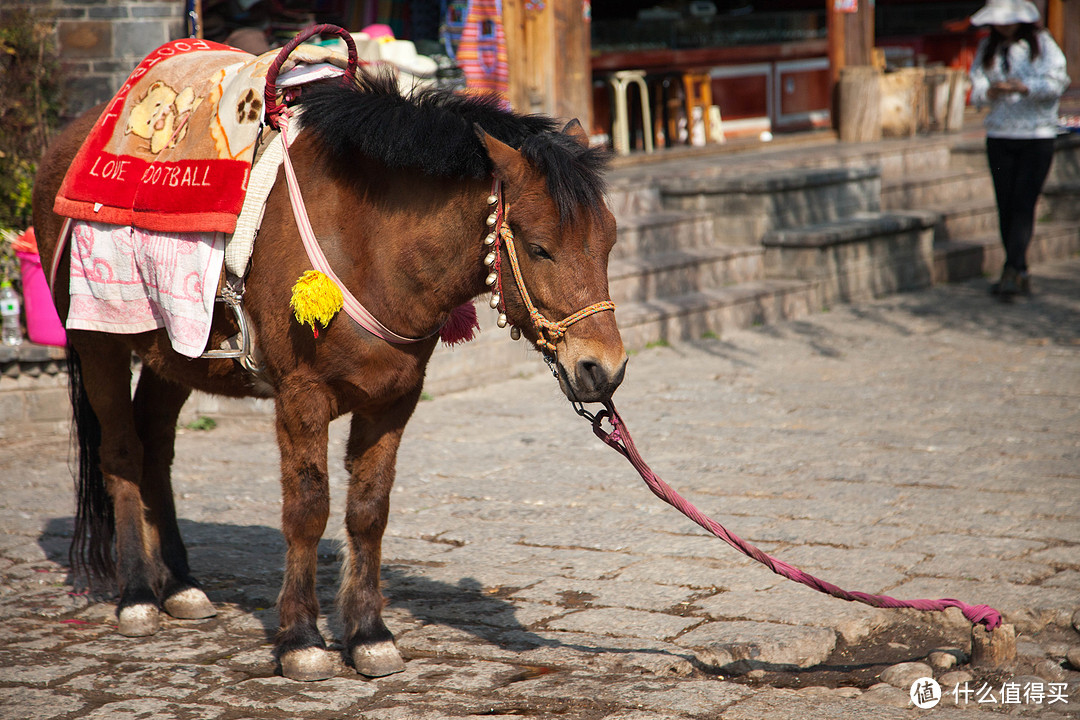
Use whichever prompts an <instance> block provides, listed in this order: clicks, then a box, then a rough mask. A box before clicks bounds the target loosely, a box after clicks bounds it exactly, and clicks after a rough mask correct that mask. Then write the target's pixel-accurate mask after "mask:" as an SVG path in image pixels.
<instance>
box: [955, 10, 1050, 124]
mask: <svg viewBox="0 0 1080 720" xmlns="http://www.w3.org/2000/svg"><path fill="white" fill-rule="evenodd" d="M1036 39H1037V40H1038V42H1039V50H1040V52H1039V56H1038V57H1037V58H1035V61H1034V62H1032V60H1031V53H1030V48H1029V46H1028V43H1027V41H1026V40H1017V41H1016V42H1012V43H1008V44H1005V43H1002V44H1001V45H999V46H998V51H997V53H996V54H995V56H994V60H993V62H992V63H991V64H990V69H989V70H987V69H984V68H983V64H982V59H983V54H984V53H985V52H986V46H987V44H988V43H989V38H985V39H983V41H982V43H980V44H979V48H978V50H976V51H975V61H974V62H973V63H972V65H971V84H972V88H971V103H972V104H973V105H980V106H981V105H986V104H988V103H989V105H990V113H989V114H988V115H987V116H986V119H985V120H984V122H983V124H984V125H985V126H986V135H987V137H997V138H1015V139H1034V138H1052V137H1054V136H1055V135H1057V127H1058V100H1059V98H1060V97H1061V94H1062V93H1063V92H1065V88H1067V87H1068V86H1069V76H1068V75H1067V74H1066V73H1065V55H1064V54H1063V53H1062V52H1061V50H1060V49H1059V48H1058V46H1057V44H1056V43H1054V39H1053V38H1052V37H1050V33H1048V32H1046V31H1045V30H1039V31H1038V34H1037V35H1036ZM1006 56H1007V61H1006ZM1006 79H1014V80H1020V81H1021V82H1022V83H1024V85H1026V86H1027V88H1028V94H1027V95H1022V94H1020V93H1010V94H1008V95H1000V96H998V97H997V98H995V99H993V100H990V99H989V98H987V91H989V89H990V86H991V85H992V84H994V83H996V82H1001V81H1003V80H1006Z"/></svg>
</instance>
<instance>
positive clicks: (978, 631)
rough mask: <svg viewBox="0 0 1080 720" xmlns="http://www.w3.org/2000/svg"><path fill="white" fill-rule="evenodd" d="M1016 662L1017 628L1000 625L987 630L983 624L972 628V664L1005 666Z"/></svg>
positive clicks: (992, 666)
mask: <svg viewBox="0 0 1080 720" xmlns="http://www.w3.org/2000/svg"><path fill="white" fill-rule="evenodd" d="M1014 662H1016V628H1014V627H1013V626H1012V625H1006V624H1003V625H998V626H997V627H996V628H994V629H993V630H987V629H986V628H985V627H983V626H982V625H974V626H973V627H972V628H971V664H972V665H974V666H975V667H984V668H1003V667H1008V666H1010V665H1011V664H1012V663H1014Z"/></svg>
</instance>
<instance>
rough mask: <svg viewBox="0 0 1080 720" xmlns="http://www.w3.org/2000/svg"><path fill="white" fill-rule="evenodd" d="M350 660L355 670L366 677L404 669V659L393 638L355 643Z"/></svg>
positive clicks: (390, 673)
mask: <svg viewBox="0 0 1080 720" xmlns="http://www.w3.org/2000/svg"><path fill="white" fill-rule="evenodd" d="M352 661H353V667H355V668H356V672H358V673H360V674H361V675H366V676H368V677H383V676H384V675H393V674H394V673H399V672H401V671H402V670H404V669H405V660H404V659H403V658H402V657H401V653H400V652H398V649H397V646H396V645H394V641H393V640H384V641H382V642H378V643H373V644H371V645H357V646H356V647H354V648H353V651H352Z"/></svg>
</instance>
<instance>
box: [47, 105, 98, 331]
mask: <svg viewBox="0 0 1080 720" xmlns="http://www.w3.org/2000/svg"><path fill="white" fill-rule="evenodd" d="M104 109H105V104H104V103H103V104H101V105H98V106H97V107H93V108H90V109H89V110H87V111H86V112H85V113H83V114H82V115H80V116H79V117H77V118H76V119H75V120H73V121H72V122H71V123H70V124H69V125H68V126H67V127H66V128H64V130H63V132H61V133H60V134H59V135H58V136H57V137H56V139H55V140H53V141H52V143H50V144H49V147H48V149H47V150H46V151H45V154H44V155H43V156H42V158H41V162H40V163H39V164H38V172H37V177H36V178H35V180H34V195H33V210H34V234H35V235H36V237H37V243H38V252H39V253H40V255H41V263H42V266H43V267H51V266H52V262H53V254H54V252H55V250H56V242H57V239H58V238H59V236H60V227H61V226H62V225H63V222H64V218H62V217H60V216H59V215H57V214H56V213H54V212H53V202H54V201H55V200H56V194H57V193H58V192H59V191H60V185H61V184H62V183H63V182H64V175H66V174H67V171H68V168H69V167H71V163H72V161H73V160H74V159H75V155H76V154H77V153H78V152H79V148H80V147H82V144H83V141H84V140H85V139H86V137H87V135H89V134H90V129H91V128H92V127H93V126H94V123H95V122H96V121H97V119H98V117H99V116H100V115H101V112H102V111H103V110H104ZM57 281H58V284H63V285H64V286H65V289H66V285H67V277H66V275H58V276H57ZM55 290H56V288H54V293H53V294H54V296H56V295H57V293H56V292H55ZM66 295H67V293H66V292H64V293H61V294H60V296H61V297H66ZM65 305H66V302H65ZM65 310H66V308H65ZM64 314H66V313H64Z"/></svg>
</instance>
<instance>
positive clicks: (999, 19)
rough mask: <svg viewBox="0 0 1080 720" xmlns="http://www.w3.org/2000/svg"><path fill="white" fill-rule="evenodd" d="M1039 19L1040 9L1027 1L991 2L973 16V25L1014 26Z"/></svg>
mask: <svg viewBox="0 0 1080 720" xmlns="http://www.w3.org/2000/svg"><path fill="white" fill-rule="evenodd" d="M1038 19H1039V9H1038V8H1037V7H1035V4H1034V3H1031V2H1027V0H990V1H989V2H988V3H986V5H983V7H982V8H981V9H980V10H979V11H978V12H977V13H975V14H974V15H972V16H971V24H972V25H1012V24H1014V23H1033V22H1036V21H1037V20H1038Z"/></svg>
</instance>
